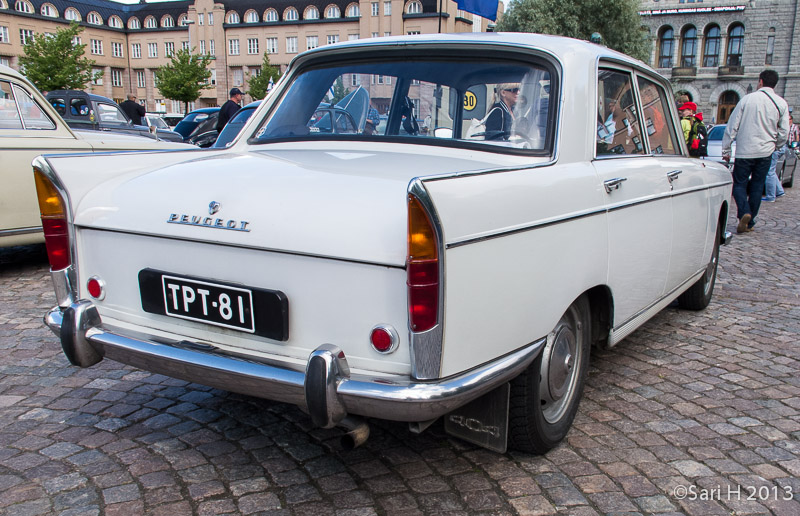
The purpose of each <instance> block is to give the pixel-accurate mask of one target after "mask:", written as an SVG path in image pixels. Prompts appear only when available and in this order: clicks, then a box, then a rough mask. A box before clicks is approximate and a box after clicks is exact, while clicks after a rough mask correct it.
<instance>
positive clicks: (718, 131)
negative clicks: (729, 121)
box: [708, 125, 725, 140]
mask: <svg viewBox="0 0 800 516" xmlns="http://www.w3.org/2000/svg"><path fill="white" fill-rule="evenodd" d="M723 134H725V126H724V125H717V126H714V127H712V128H711V130H710V131H709V132H708V139H709V140H722V135H723Z"/></svg>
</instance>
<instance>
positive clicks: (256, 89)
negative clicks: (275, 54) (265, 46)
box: [247, 52, 281, 100]
mask: <svg viewBox="0 0 800 516" xmlns="http://www.w3.org/2000/svg"><path fill="white" fill-rule="evenodd" d="M280 76H281V72H280V71H279V70H278V67H277V66H272V65H270V64H269V53H268V52H264V61H262V63H261V74H260V75H254V76H252V77H250V80H249V81H247V87H248V91H247V93H249V94H250V96H251V97H253V98H254V99H255V100H261V99H263V98H264V97H266V96H267V88H268V87H269V80H270V78H271V79H272V82H273V84H274V83H276V82H278V79H279V78H280Z"/></svg>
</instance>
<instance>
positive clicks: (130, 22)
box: [128, 17, 142, 30]
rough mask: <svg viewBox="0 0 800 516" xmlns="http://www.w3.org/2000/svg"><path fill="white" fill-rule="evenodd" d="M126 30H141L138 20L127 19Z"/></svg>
mask: <svg viewBox="0 0 800 516" xmlns="http://www.w3.org/2000/svg"><path fill="white" fill-rule="evenodd" d="M128 28H129V29H132V30H136V29H141V28H142V24H141V22H140V21H139V18H136V17H132V18H128Z"/></svg>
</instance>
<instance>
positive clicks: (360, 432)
mask: <svg viewBox="0 0 800 516" xmlns="http://www.w3.org/2000/svg"><path fill="white" fill-rule="evenodd" d="M337 426H340V427H342V428H344V429H345V430H347V433H346V434H344V435H343V436H342V440H341V444H342V448H344V449H345V450H347V451H350V450H352V449H355V448H358V447H359V446H361V445H362V444H364V443H365V442H367V439H369V425H368V424H367V423H366V422H365V421H364V420H363V419H361V418H358V417H354V416H347V417H345V418H344V419H342V420H341V421H339V423H338V425H337Z"/></svg>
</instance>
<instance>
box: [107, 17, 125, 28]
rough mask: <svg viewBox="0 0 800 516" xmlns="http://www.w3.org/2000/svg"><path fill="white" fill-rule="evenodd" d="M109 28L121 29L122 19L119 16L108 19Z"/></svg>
mask: <svg viewBox="0 0 800 516" xmlns="http://www.w3.org/2000/svg"><path fill="white" fill-rule="evenodd" d="M108 26H109V27H113V28H115V29H121V28H122V18H120V17H119V16H112V17H111V18H109V19H108Z"/></svg>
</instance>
